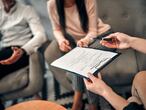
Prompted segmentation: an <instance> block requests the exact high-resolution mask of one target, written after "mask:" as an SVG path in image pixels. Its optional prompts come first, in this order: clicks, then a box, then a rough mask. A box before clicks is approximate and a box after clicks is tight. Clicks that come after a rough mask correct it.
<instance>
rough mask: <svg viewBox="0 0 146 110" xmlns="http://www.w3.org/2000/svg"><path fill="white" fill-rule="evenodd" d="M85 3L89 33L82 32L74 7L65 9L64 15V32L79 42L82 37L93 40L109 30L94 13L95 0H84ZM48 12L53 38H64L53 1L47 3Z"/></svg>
mask: <svg viewBox="0 0 146 110" xmlns="http://www.w3.org/2000/svg"><path fill="white" fill-rule="evenodd" d="M85 2H86V9H87V14H88V16H89V31H88V33H85V32H84V31H83V30H82V27H81V25H80V20H79V16H78V11H77V7H76V5H73V6H71V7H69V8H65V15H66V30H67V32H68V33H70V34H71V35H72V36H73V37H74V38H75V39H76V40H79V39H81V38H83V37H91V38H95V37H97V36H98V35H100V34H102V33H104V32H106V31H107V30H109V29H110V26H109V25H108V24H104V23H103V22H102V21H101V19H100V18H98V15H97V12H96V9H97V8H96V1H95V0H85ZM47 5H48V12H49V17H50V20H51V23H52V27H53V32H54V35H55V38H56V39H57V41H58V40H60V39H62V38H64V36H63V34H62V32H61V29H60V28H61V26H60V24H59V16H58V14H57V10H56V4H55V0H49V1H48V4H47Z"/></svg>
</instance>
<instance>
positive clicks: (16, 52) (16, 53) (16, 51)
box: [0, 47, 24, 65]
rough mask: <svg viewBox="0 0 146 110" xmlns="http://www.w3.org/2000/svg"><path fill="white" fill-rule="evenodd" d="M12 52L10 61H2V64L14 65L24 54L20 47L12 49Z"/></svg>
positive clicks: (0, 62)
mask: <svg viewBox="0 0 146 110" xmlns="http://www.w3.org/2000/svg"><path fill="white" fill-rule="evenodd" d="M12 50H13V54H12V56H11V57H10V58H8V59H5V60H1V61H0V64H2V65H10V64H13V63H15V62H17V61H18V60H19V59H20V58H21V57H22V55H23V53H24V50H22V49H21V48H18V47H12Z"/></svg>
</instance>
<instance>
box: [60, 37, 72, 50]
mask: <svg viewBox="0 0 146 110" xmlns="http://www.w3.org/2000/svg"><path fill="white" fill-rule="evenodd" d="M59 48H60V50H61V51H63V52H68V51H70V50H71V47H70V44H69V41H68V40H66V39H63V40H62V41H59Z"/></svg>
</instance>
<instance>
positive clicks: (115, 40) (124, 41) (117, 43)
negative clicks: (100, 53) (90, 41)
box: [100, 32, 130, 49]
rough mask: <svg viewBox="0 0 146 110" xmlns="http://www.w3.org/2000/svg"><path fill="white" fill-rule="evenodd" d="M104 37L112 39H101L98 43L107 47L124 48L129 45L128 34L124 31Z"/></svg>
mask: <svg viewBox="0 0 146 110" xmlns="http://www.w3.org/2000/svg"><path fill="white" fill-rule="evenodd" d="M106 38H112V41H111V42H108V41H105V40H101V42H100V43H101V44H102V45H104V46H106V47H108V48H119V49H126V48H129V47H130V36H128V35H126V34H124V33H119V32H117V33H113V34H110V35H109V36H107V37H106Z"/></svg>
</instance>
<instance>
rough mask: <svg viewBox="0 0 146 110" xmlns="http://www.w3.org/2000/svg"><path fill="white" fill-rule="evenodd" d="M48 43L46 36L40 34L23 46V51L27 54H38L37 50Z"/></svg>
mask: <svg viewBox="0 0 146 110" xmlns="http://www.w3.org/2000/svg"><path fill="white" fill-rule="evenodd" d="M46 41H47V38H46V36H45V34H44V33H38V34H36V36H34V37H33V38H32V39H31V40H30V41H28V42H27V43H26V44H25V45H23V46H22V49H24V50H25V51H26V52H27V54H32V53H33V52H36V51H37V49H38V48H39V47H40V46H41V45H42V44H43V43H44V42H46Z"/></svg>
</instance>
